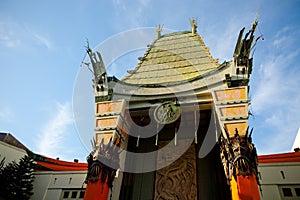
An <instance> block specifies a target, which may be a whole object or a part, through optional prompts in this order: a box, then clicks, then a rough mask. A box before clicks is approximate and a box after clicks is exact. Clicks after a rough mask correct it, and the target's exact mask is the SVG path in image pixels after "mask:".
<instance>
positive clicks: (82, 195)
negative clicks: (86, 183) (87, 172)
mask: <svg viewBox="0 0 300 200" xmlns="http://www.w3.org/2000/svg"><path fill="white" fill-rule="evenodd" d="M79 198H82V199H83V198H84V191H80V194H79Z"/></svg>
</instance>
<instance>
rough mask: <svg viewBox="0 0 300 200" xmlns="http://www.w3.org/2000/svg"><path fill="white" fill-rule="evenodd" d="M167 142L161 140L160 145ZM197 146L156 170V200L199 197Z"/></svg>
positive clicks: (189, 199)
mask: <svg viewBox="0 0 300 200" xmlns="http://www.w3.org/2000/svg"><path fill="white" fill-rule="evenodd" d="M163 143H166V142H160V143H159V146H160V145H161V144H163ZM196 177H197V174H196V153H195V146H194V145H191V146H190V147H189V149H188V150H187V151H186V152H185V153H184V154H183V155H182V156H181V157H180V158H179V159H178V160H176V161H175V162H173V163H172V164H170V165H169V166H167V167H164V168H162V169H160V170H158V171H157V172H156V183H155V198H154V199H155V200H162V199H164V200H167V199H168V200H191V199H197V181H196Z"/></svg>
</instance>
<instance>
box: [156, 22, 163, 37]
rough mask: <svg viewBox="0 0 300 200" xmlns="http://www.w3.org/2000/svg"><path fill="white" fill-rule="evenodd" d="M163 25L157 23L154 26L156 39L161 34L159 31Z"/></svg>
mask: <svg viewBox="0 0 300 200" xmlns="http://www.w3.org/2000/svg"><path fill="white" fill-rule="evenodd" d="M163 27H164V25H160V24H159V25H158V26H156V39H157V40H158V39H159V38H160V36H161V31H162V29H163Z"/></svg>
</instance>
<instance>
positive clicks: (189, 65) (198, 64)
mask: <svg viewBox="0 0 300 200" xmlns="http://www.w3.org/2000/svg"><path fill="white" fill-rule="evenodd" d="M139 60H140V62H139V63H138V64H137V66H136V67H135V69H134V70H131V71H128V74H127V75H126V76H125V77H124V78H123V79H122V81H123V82H125V83H129V84H137V85H144V86H148V87H149V86H150V87H151V86H155V85H170V84H171V85H172V84H178V83H180V82H185V81H189V80H193V79H195V78H196V77H199V76H203V75H205V74H207V73H209V72H211V71H213V70H216V69H217V67H218V66H220V65H219V64H218V61H217V59H213V57H212V56H211V54H210V52H209V48H208V47H206V45H205V44H204V42H203V39H202V37H201V36H200V35H198V34H197V33H192V32H191V31H184V32H174V33H170V34H165V35H162V36H160V37H159V38H158V39H156V40H154V41H153V43H152V44H151V45H148V49H147V50H146V52H145V54H144V56H143V57H140V58H139Z"/></svg>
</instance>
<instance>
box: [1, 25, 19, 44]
mask: <svg viewBox="0 0 300 200" xmlns="http://www.w3.org/2000/svg"><path fill="white" fill-rule="evenodd" d="M15 26H16V25H15V24H14V23H12V22H1V21H0V45H3V46H4V47H6V48H14V47H17V46H19V45H20V44H21V40H20V39H19V38H18V37H17V35H16V32H15V31H14V29H15V28H16V27H15Z"/></svg>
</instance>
